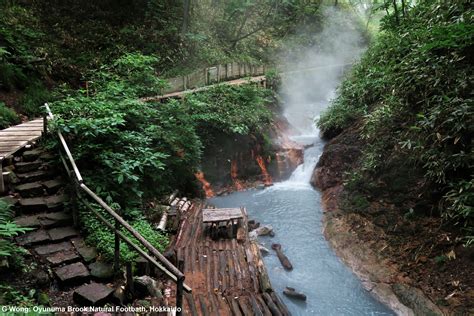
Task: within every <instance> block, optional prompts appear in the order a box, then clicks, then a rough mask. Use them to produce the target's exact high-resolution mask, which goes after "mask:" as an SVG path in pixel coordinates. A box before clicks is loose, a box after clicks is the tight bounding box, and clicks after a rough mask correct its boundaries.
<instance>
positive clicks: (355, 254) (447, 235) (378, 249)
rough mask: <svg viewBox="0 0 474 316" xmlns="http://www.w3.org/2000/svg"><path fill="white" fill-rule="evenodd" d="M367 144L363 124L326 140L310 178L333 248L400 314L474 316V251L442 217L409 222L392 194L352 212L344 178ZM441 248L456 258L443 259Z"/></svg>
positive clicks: (366, 285)
mask: <svg viewBox="0 0 474 316" xmlns="http://www.w3.org/2000/svg"><path fill="white" fill-rule="evenodd" d="M361 146H362V142H361V141H360V139H359V138H358V127H357V126H354V127H353V128H351V129H348V130H346V131H344V132H342V133H341V134H339V135H338V136H336V137H335V138H333V139H332V140H331V141H329V142H328V143H327V144H326V146H325V149H324V152H323V154H322V156H321V158H320V160H319V162H318V164H317V166H316V168H315V169H314V172H313V176H312V179H311V183H312V185H313V186H315V187H317V188H318V189H319V190H321V191H322V202H323V209H324V217H323V227H324V228H323V229H324V235H325V237H326V238H327V240H328V241H329V243H330V244H331V246H332V247H333V249H334V251H335V252H336V254H337V255H338V256H339V257H340V258H341V259H342V260H343V261H344V262H345V263H346V264H347V265H348V266H349V267H350V268H351V269H352V271H353V272H354V273H355V274H356V275H357V276H358V277H359V278H360V279H361V280H362V283H363V285H364V287H365V288H366V289H367V290H369V291H371V292H372V293H373V294H374V295H375V296H376V297H377V298H378V299H379V300H380V301H382V302H383V303H385V304H386V305H387V306H389V307H390V308H391V309H392V310H394V311H395V312H396V313H397V314H399V315H472V314H473V313H474V306H473V305H472V304H473V302H474V300H473V297H474V289H473V284H472V283H473V280H474V276H473V268H472V258H473V251H472V248H470V249H469V248H465V247H463V246H462V245H460V243H454V236H455V235H454V233H452V232H451V231H449V230H448V229H447V228H445V227H443V226H442V223H441V219H439V218H438V217H435V216H422V217H417V218H416V219H414V220H413V219H407V218H406V217H405V216H404V213H402V212H401V210H402V209H403V208H402V207H403V206H401V205H398V204H396V203H394V202H393V201H391V200H390V198H385V199H379V200H371V199H370V197H369V203H368V205H366V207H365V208H364V209H363V210H362V211H361V210H357V211H356V210H354V209H351V204H350V203H349V202H348V200H349V199H350V192H349V190H348V189H347V188H346V187H345V186H344V183H343V179H344V175H345V173H346V172H349V171H351V170H352V168H353V167H354V166H355V164H356V163H357V160H358V159H359V158H360V156H361V148H362V147H361ZM451 251H452V252H451ZM439 253H441V254H443V253H448V254H449V253H451V254H452V255H453V257H451V258H450V257H449V256H448V260H447V261H446V262H439V261H438V258H440V256H439ZM437 254H438V256H437Z"/></svg>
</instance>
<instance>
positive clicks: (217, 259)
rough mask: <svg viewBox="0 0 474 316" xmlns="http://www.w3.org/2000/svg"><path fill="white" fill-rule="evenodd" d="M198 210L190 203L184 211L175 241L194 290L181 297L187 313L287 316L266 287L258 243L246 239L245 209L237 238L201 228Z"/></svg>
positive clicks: (187, 281) (287, 313)
mask: <svg viewBox="0 0 474 316" xmlns="http://www.w3.org/2000/svg"><path fill="white" fill-rule="evenodd" d="M202 209H203V205H199V204H195V205H194V206H193V207H192V208H191V209H190V210H189V211H188V212H186V213H185V214H183V216H184V220H182V222H181V227H180V230H179V233H178V235H177V237H176V242H175V246H174V249H175V250H176V251H177V254H178V255H177V256H178V259H180V260H183V261H184V268H183V272H184V274H185V275H186V283H187V284H188V285H189V286H190V287H191V288H192V289H193V291H192V293H190V294H186V296H185V300H184V301H185V303H184V309H185V312H186V315H193V316H196V315H199V316H201V315H203V316H205V315H220V316H226V315H269V316H270V315H289V312H288V310H287V308H286V306H285V305H284V304H283V303H282V301H281V300H280V298H279V297H278V295H277V294H276V293H275V292H273V289H272V288H271V284H270V282H269V280H268V275H267V273H266V268H265V265H264V263H263V260H262V257H261V255H260V251H259V249H258V246H257V243H256V242H255V241H252V240H250V238H249V235H248V225H247V215H246V211H245V209H243V214H244V216H243V217H244V218H243V220H242V222H243V223H242V228H243V229H242V230H241V234H240V235H239V234H238V237H237V238H238V239H237V238H232V239H227V238H226V239H219V240H213V239H211V238H210V237H209V234H208V233H207V232H206V231H204V227H203V223H202ZM242 232H243V234H242Z"/></svg>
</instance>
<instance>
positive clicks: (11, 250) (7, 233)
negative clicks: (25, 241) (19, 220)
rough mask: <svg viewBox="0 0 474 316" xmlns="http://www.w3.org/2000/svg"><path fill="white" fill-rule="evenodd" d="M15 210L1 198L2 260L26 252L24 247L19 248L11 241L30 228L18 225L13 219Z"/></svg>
mask: <svg viewBox="0 0 474 316" xmlns="http://www.w3.org/2000/svg"><path fill="white" fill-rule="evenodd" d="M13 216H14V212H13V211H12V210H11V205H10V204H8V203H7V202H5V201H4V200H0V262H1V261H2V260H5V259H9V258H10V257H12V256H17V255H20V254H22V253H24V250H23V248H19V247H18V246H16V245H14V244H13V243H12V242H11V240H10V239H11V238H12V237H15V236H17V235H18V234H20V233H24V232H26V231H28V230H30V229H29V228H22V227H18V226H17V225H16V224H15V223H14V222H13V221H12V219H13Z"/></svg>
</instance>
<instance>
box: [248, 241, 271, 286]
mask: <svg viewBox="0 0 474 316" xmlns="http://www.w3.org/2000/svg"><path fill="white" fill-rule="evenodd" d="M250 250H251V252H252V256H253V258H255V259H256V262H257V270H258V271H257V272H258V281H259V282H258V283H259V285H260V291H262V292H264V293H265V292H267V291H272V284H271V283H270V277H269V276H268V272H267V268H266V267H265V264H264V263H263V260H262V257H261V256H260V250H259V249H258V246H257V245H256V244H255V243H251V244H250Z"/></svg>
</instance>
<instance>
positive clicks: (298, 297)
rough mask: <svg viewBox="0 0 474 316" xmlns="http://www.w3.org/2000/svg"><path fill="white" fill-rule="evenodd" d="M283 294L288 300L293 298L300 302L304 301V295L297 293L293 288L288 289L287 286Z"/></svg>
mask: <svg viewBox="0 0 474 316" xmlns="http://www.w3.org/2000/svg"><path fill="white" fill-rule="evenodd" d="M283 294H285V295H286V296H288V297H289V298H294V299H296V300H300V301H306V295H304V294H303V293H301V292H297V291H296V290H295V289H294V288H292V287H289V286H287V287H286V288H285V289H284V290H283Z"/></svg>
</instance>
